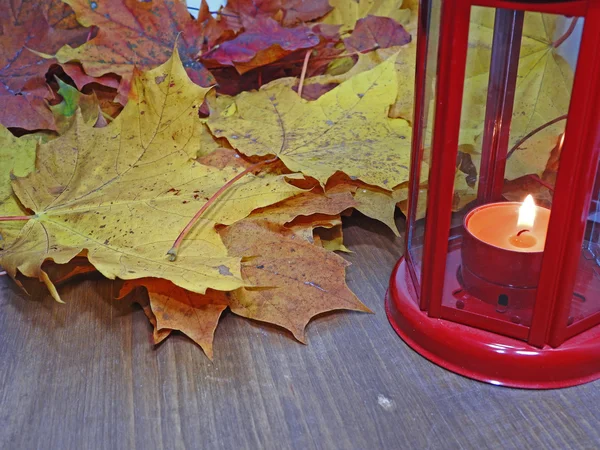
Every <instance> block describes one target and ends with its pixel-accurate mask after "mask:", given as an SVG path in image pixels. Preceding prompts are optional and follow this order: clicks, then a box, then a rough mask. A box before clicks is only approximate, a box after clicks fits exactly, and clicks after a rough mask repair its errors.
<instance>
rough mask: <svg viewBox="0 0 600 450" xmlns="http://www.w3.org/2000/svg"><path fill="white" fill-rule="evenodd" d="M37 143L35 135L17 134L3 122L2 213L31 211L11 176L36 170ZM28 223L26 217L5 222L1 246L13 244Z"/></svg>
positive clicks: (0, 136) (0, 232)
mask: <svg viewBox="0 0 600 450" xmlns="http://www.w3.org/2000/svg"><path fill="white" fill-rule="evenodd" d="M36 145H37V144H36V139H35V138H32V137H30V136H24V137H21V138H17V137H15V136H13V135H12V133H11V132H10V131H8V130H7V129H6V128H4V127H3V126H2V125H0V161H2V164H0V216H26V215H28V213H27V211H26V210H25V209H24V208H23V207H22V206H21V203H20V202H19V201H18V200H17V198H16V196H15V195H14V193H13V190H12V187H11V185H10V183H11V177H14V176H16V177H24V176H26V175H27V174H29V173H30V172H31V171H33V170H34V166H35V148H36ZM11 174H12V175H11ZM24 225H25V221H10V222H2V223H1V224H0V249H3V248H8V247H10V246H11V245H12V243H13V241H14V240H15V239H16V238H17V236H18V235H19V231H20V230H21V228H23V226H24Z"/></svg>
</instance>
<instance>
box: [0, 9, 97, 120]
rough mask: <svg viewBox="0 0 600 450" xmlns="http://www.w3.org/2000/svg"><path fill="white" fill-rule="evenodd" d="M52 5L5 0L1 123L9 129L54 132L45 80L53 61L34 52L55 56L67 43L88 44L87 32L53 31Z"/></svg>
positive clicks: (0, 26)
mask: <svg viewBox="0 0 600 450" xmlns="http://www.w3.org/2000/svg"><path fill="white" fill-rule="evenodd" d="M49 5H50V1H43V2H39V1H34V0H20V1H19V0H16V1H8V0H3V1H2V5H1V6H0V83H1V84H2V86H3V88H2V90H0V102H1V103H2V108H0V123H2V124H3V125H4V126H6V127H18V128H24V129H27V130H37V129H48V130H53V129H54V120H53V118H52V113H51V112H50V110H49V109H48V107H47V106H46V98H49V97H51V94H50V90H49V89H48V87H47V86H46V80H45V74H46V72H47V70H48V68H49V67H50V65H51V64H52V62H51V61H49V60H45V59H43V58H42V57H40V56H38V55H37V54H35V53H34V52H32V51H30V50H35V51H38V52H45V53H53V52H55V51H56V50H57V49H58V48H59V47H60V46H61V45H63V44H65V43H71V44H79V43H81V42H84V40H85V36H86V35H87V31H86V30H85V29H83V28H81V27H77V28H75V29H62V28H56V29H53V28H51V27H50V25H49V23H48V20H49V19H50V18H51V17H46V16H47V15H48V14H45V13H48V12H49V10H48V7H49ZM52 14H54V13H52ZM52 14H51V15H52ZM53 17H54V16H53ZM55 18H56V17H55ZM56 25H58V23H57V24H56Z"/></svg>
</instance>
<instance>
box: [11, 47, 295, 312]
mask: <svg viewBox="0 0 600 450" xmlns="http://www.w3.org/2000/svg"><path fill="white" fill-rule="evenodd" d="M206 92H207V89H205V88H201V87H199V86H197V85H195V84H194V83H192V82H191V81H190V80H189V78H188V77H187V75H186V73H185V70H184V68H183V65H182V63H181V60H180V59H179V55H178V54H177V52H176V51H175V52H174V53H173V56H172V57H171V59H169V61H167V62H166V63H165V64H163V65H161V66H159V67H157V68H156V69H154V70H151V71H149V72H146V73H143V74H137V75H136V77H135V79H134V83H133V86H132V94H131V97H130V101H129V102H128V103H127V105H126V107H125V109H124V110H123V112H122V113H121V114H120V115H119V116H118V117H117V119H115V121H114V122H112V123H111V124H110V125H109V126H107V127H105V128H91V127H89V126H86V125H85V124H84V123H83V118H82V117H81V114H78V115H77V117H76V120H75V123H74V125H73V126H72V127H71V128H70V129H69V131H68V132H67V133H66V134H65V135H63V136H61V137H59V138H58V139H55V140H53V141H50V142H48V143H46V144H42V145H40V146H39V150H38V155H37V162H36V170H35V172H32V173H31V174H30V175H29V176H27V177H25V178H18V179H17V180H15V181H14V182H13V189H14V191H15V193H16V194H17V196H18V198H19V199H20V201H21V202H22V204H23V205H24V206H25V207H26V208H28V209H29V210H31V211H33V213H34V215H33V216H32V217H31V218H30V220H29V221H28V222H27V223H26V224H25V226H24V227H23V229H22V230H21V232H20V235H19V237H18V238H17V239H16V240H15V241H14V243H13V244H12V245H11V246H10V247H9V248H6V249H5V250H4V251H2V252H0V264H2V266H3V267H4V268H5V269H6V270H7V271H8V272H9V273H10V275H11V276H15V274H16V272H17V271H20V272H21V273H23V274H24V275H26V276H30V277H38V278H39V279H40V280H42V281H44V282H45V283H46V284H47V285H48V287H49V288H50V289H51V292H52V293H53V296H54V297H55V298H56V299H57V300H59V297H58V294H57V293H56V290H55V289H54V287H53V286H52V285H51V283H50V280H49V279H48V276H47V274H46V273H45V272H43V271H42V269H41V265H42V263H43V262H44V261H45V260H53V261H55V262H56V263H58V264H63V263H66V262H68V261H69V260H71V259H72V258H73V257H74V256H76V255H77V254H80V253H81V252H84V253H85V254H87V257H88V259H89V261H90V263H92V264H93V265H94V266H95V267H96V268H97V269H98V271H100V272H101V273H102V274H103V275H104V276H106V277H107V278H111V279H113V278H115V277H119V278H122V279H136V278H143V277H160V278H164V279H167V280H170V281H172V282H173V283H174V284H176V285H178V286H181V287H184V288H185V289H188V290H190V291H194V292H199V293H204V292H205V291H206V289H207V288H213V289H219V290H232V289H235V288H238V287H239V286H242V285H243V284H244V283H243V281H242V279H241V273H240V258H239V257H231V256H228V254H227V250H226V248H225V246H224V245H223V243H222V242H221V240H220V237H219V235H218V234H217V232H216V231H215V229H214V225H215V224H216V223H222V224H231V223H233V222H235V221H236V220H240V219H242V218H243V217H246V216H247V215H248V214H250V212H252V210H253V209H256V208H258V207H262V206H267V205H269V204H271V203H276V202H278V201H281V200H283V199H285V198H287V197H289V196H292V195H295V194H296V193H299V192H301V190H300V189H298V188H296V187H294V186H291V185H289V184H288V183H286V181H285V177H284V176H282V175H263V176H260V177H255V176H252V175H250V176H246V177H244V178H242V179H241V180H240V181H239V182H238V183H237V184H236V185H235V186H234V187H232V188H231V189H229V190H228V191H226V192H225V194H224V195H223V196H222V197H220V198H219V201H218V202H216V203H215V204H213V205H212V206H211V207H210V208H209V209H208V210H207V211H206V214H205V215H204V216H203V217H202V220H201V221H200V222H199V223H198V224H197V226H196V227H195V228H194V230H193V231H192V232H191V233H190V234H189V235H188V237H187V239H186V240H185V241H184V242H183V245H182V252H181V253H182V254H181V256H180V257H179V258H178V259H177V261H176V262H170V261H169V260H168V259H167V257H166V251H167V250H168V248H169V246H170V244H171V243H172V242H173V241H174V240H175V238H176V237H177V235H178V233H179V231H180V230H181V229H183V227H184V226H185V225H186V224H187V223H188V222H189V220H190V218H191V217H192V216H193V215H194V213H195V212H196V211H197V210H198V209H199V208H200V207H201V206H202V205H203V204H204V203H205V202H206V201H207V199H208V198H209V197H210V196H211V195H212V194H213V193H215V192H216V191H217V190H218V189H219V188H220V187H221V186H222V185H223V184H224V183H225V182H226V181H227V180H229V179H231V178H232V177H233V176H235V174H236V173H238V171H239V170H240V169H239V168H229V169H216V168H212V167H208V166H204V165H201V164H199V163H197V162H195V161H193V160H192V158H194V157H195V156H196V154H197V153H198V151H199V146H200V142H201V139H200V135H201V133H203V132H204V129H203V125H202V123H201V122H200V121H199V120H198V114H197V108H198V107H200V105H201V104H202V101H203V99H204V95H205V93H206ZM288 177H289V176H288ZM0 226H3V225H0Z"/></svg>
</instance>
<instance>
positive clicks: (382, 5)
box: [323, 0, 411, 32]
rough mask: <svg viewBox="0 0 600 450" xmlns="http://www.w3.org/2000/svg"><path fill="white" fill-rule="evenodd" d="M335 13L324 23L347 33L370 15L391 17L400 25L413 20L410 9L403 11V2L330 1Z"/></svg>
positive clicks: (331, 13) (385, 0) (328, 16)
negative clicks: (337, 26)
mask: <svg viewBox="0 0 600 450" xmlns="http://www.w3.org/2000/svg"><path fill="white" fill-rule="evenodd" d="M329 3H330V5H331V6H333V11H331V12H330V13H329V14H328V15H327V16H325V18H324V19H323V23H327V24H334V25H341V26H342V31H344V32H347V31H350V30H353V29H354V28H355V27H356V22H357V21H358V20H360V19H362V18H363V17H367V16H368V15H373V16H383V17H391V18H392V19H394V20H395V21H396V22H398V23H400V24H403V25H404V24H406V23H408V22H409V20H410V18H411V11H410V9H401V8H402V6H403V5H402V0H329Z"/></svg>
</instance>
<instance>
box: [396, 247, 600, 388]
mask: <svg viewBox="0 0 600 450" xmlns="http://www.w3.org/2000/svg"><path fill="white" fill-rule="evenodd" d="M385 309H386V313H387V316H388V319H389V321H390V323H391V324H392V327H393V328H394V330H396V332H397V333H398V334H399V335H400V337H401V338H402V339H403V340H404V341H405V342H406V343H407V344H408V345H409V346H410V347H412V348H413V350H415V351H416V352H418V353H419V354H421V355H422V356H424V357H425V358H427V359H429V360H430V361H432V362H434V363H435V364H437V365H439V366H442V367H444V368H446V369H448V370H451V371H452V372H456V373H458V374H460V375H464V376H466V377H469V378H473V379H475V380H479V381H484V382H486V383H491V384H494V385H500V386H510V387H518V388H528V389H553V388H563V387H569V386H575V385H578V384H583V383H587V382H590V381H593V380H596V379H599V378H600V325H598V326H596V327H594V328H591V329H589V330H588V331H585V332H583V333H581V334H579V335H577V336H575V337H573V338H571V339H569V340H567V341H566V342H565V343H564V344H563V345H561V346H560V347H558V348H551V347H544V348H541V349H540V348H537V347H532V346H530V345H528V344H527V343H526V342H524V341H520V340H517V339H513V338H509V337H506V336H502V335H498V334H494V333H491V332H488V331H484V330H480V329H477V328H472V327H469V326H466V325H461V324H459V323H455V322H451V321H448V320H444V319H432V318H429V317H428V316H427V315H426V313H424V312H423V311H421V310H420V309H419V307H418V304H417V299H416V294H415V292H414V290H413V289H412V281H411V279H410V275H409V274H408V272H407V267H406V262H405V260H404V258H402V259H401V260H400V261H399V262H398V264H396V267H395V268H394V271H393V272H392V277H391V281H390V288H389V290H388V292H387V294H386V299H385Z"/></svg>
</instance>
